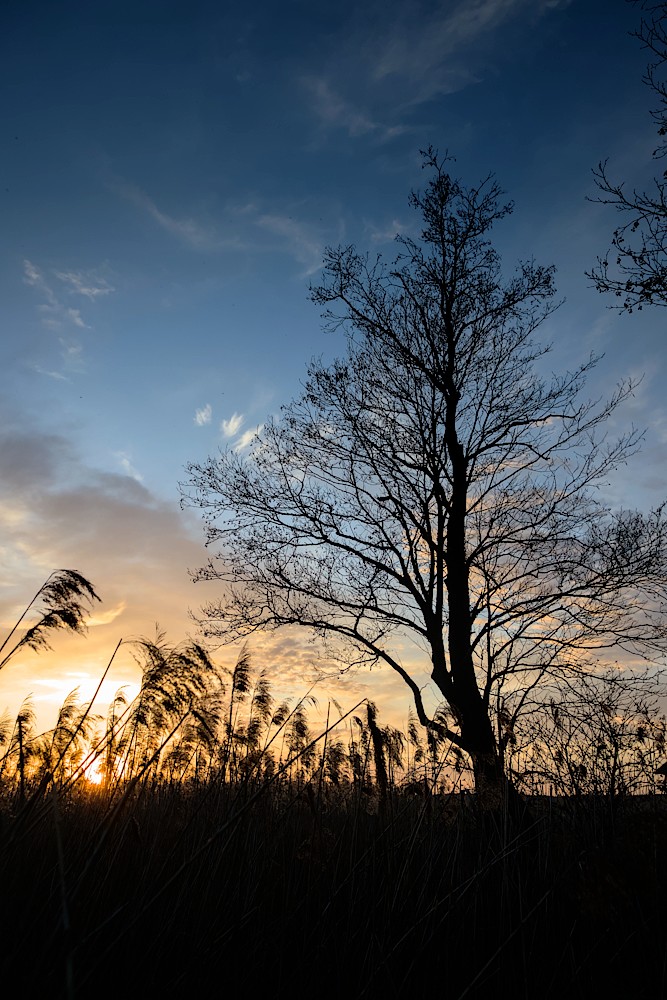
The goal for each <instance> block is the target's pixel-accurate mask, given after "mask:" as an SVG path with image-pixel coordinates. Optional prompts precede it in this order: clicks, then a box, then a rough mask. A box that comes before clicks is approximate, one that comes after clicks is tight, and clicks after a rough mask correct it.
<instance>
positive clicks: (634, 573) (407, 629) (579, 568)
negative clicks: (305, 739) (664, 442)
mask: <svg viewBox="0 0 667 1000" xmlns="http://www.w3.org/2000/svg"><path fill="white" fill-rule="evenodd" d="M424 167H425V168H426V169H427V171H428V175H429V181H428V183H427V185H426V188H425V190H424V191H423V192H421V193H420V192H416V193H413V194H412V197H411V199H410V200H411V205H412V207H413V208H414V209H416V210H417V212H418V213H419V216H420V222H421V226H422V232H421V236H420V238H419V239H413V238H409V237H407V236H399V237H397V241H396V242H397V253H396V257H395V259H394V261H393V263H391V264H387V263H385V261H384V260H383V259H382V258H381V257H378V258H377V259H372V258H370V257H369V256H368V255H365V254H361V253H359V252H358V251H357V250H356V249H355V248H354V247H350V246H348V247H338V248H337V249H330V250H328V251H327V253H326V256H325V261H324V276H323V279H322V284H321V285H319V286H318V287H316V288H314V289H312V298H313V300H314V301H315V302H316V303H318V304H319V305H321V306H322V307H323V308H324V310H325V312H324V317H325V321H326V322H327V323H328V324H329V325H330V326H331V327H332V328H334V329H337V328H339V327H342V328H343V329H344V331H345V332H346V334H347V354H346V356H345V357H343V358H342V359H340V360H339V361H335V362H333V363H332V364H330V365H324V364H323V363H321V362H319V361H314V362H312V363H311V365H310V367H309V370H308V376H307V379H306V381H305V383H304V389H303V392H302V394H301V395H300V396H299V397H298V398H296V399H295V400H294V401H292V402H291V403H289V404H287V405H286V406H284V407H283V409H282V411H281V414H280V417H279V418H277V419H275V420H269V421H267V422H266V424H265V425H264V428H263V430H262V431H261V433H260V434H259V435H258V437H257V438H256V441H255V444H254V447H253V448H251V449H249V450H248V452H246V453H242V452H240V451H239V450H238V449H234V448H228V449H227V450H226V451H224V452H222V453H221V454H219V455H217V456H214V457H212V458H210V459H209V460H208V461H207V462H205V463H203V464H201V465H192V466H191V468H190V485H189V487H188V488H187V489H186V500H187V502H189V503H190V504H192V505H193V506H197V507H199V508H200V509H201V511H202V514H203V517H204V521H205V525H206V532H207V544H208V545H209V547H210V549H211V552H212V556H211V559H210V561H209V563H208V564H207V565H206V566H205V567H203V568H202V569H201V570H200V571H199V574H198V577H199V578H202V579H209V580H210V579H219V580H221V581H223V583H224V587H223V588H221V595H222V596H221V598H220V599H219V600H214V601H211V602H210V603H209V604H208V605H207V606H206V607H205V608H204V609H203V612H202V616H203V621H202V625H203V628H204V629H205V630H206V631H207V634H212V635H214V636H217V637H220V638H222V639H223V640H224V641H227V642H229V641H233V640H236V641H238V640H243V639H245V638H246V637H247V636H250V635H252V634H253V633H254V632H255V631H257V630H262V629H276V628H279V627H281V626H284V625H289V626H294V625H298V626H302V627H303V628H307V629H310V630H311V631H312V632H314V633H315V634H316V635H317V636H319V637H322V638H324V639H325V640H327V641H328V642H329V643H330V648H331V651H332V653H335V654H337V655H338V656H339V657H341V659H342V660H343V662H344V663H345V664H346V665H349V664H350V662H353V663H357V664H359V663H364V664H369V663H370V664H373V663H376V662H377V663H381V664H382V665H384V666H386V667H389V668H391V669H392V670H394V671H395V672H396V673H397V674H398V675H399V676H400V677H401V678H402V679H403V681H404V682H405V683H406V685H407V686H408V688H409V690H410V692H411V695H412V698H413V701H414V707H415V712H416V714H417V717H418V719H419V722H420V723H421V724H422V725H423V726H424V727H426V728H427V729H428V730H430V732H431V733H433V734H437V736H438V737H439V738H444V739H446V740H448V741H449V742H450V743H451V744H452V745H453V746H454V747H456V748H458V750H459V751H461V752H462V753H463V754H465V755H466V757H467V758H468V760H469V762H470V764H471V766H472V769H473V772H474V776H475V785H476V789H477V791H478V792H479V793H481V794H484V795H486V796H488V797H489V800H490V801H494V800H495V804H496V805H497V804H498V803H499V801H500V800H502V799H503V798H504V797H505V796H506V795H511V794H512V791H513V785H512V784H511V783H508V781H507V777H508V772H507V767H506V757H507V753H506V751H507V746H508V741H509V737H510V735H511V734H513V733H516V732H518V730H519V729H520V727H521V725H522V724H523V720H524V719H525V718H528V717H530V716H531V714H532V713H533V711H539V710H540V708H541V707H542V706H543V705H544V704H545V702H546V701H547V700H548V698H550V697H554V690H555V691H556V697H560V695H558V692H559V691H562V690H565V689H567V688H568V686H571V685H572V684H574V683H575V680H576V678H578V677H579V676H581V675H582V674H587V673H588V674H590V675H591V676H593V677H595V676H596V675H597V674H598V673H599V672H600V670H601V669H602V666H601V665H602V663H603V662H604V660H605V658H606V657H608V656H609V650H611V649H615V650H618V649H621V650H623V652H624V653H628V654H630V656H631V658H632V659H633V660H634V661H635V662H637V660H638V659H640V658H645V661H646V662H648V663H650V662H651V661H652V660H653V659H654V658H656V657H660V656H662V655H664V652H665V650H667V627H666V625H665V619H664V613H663V607H664V601H665V597H666V596H667V544H666V539H667V530H666V521H665V516H664V510H663V508H662V507H658V508H657V509H656V510H655V511H653V512H651V513H649V514H642V513H639V512H635V511H627V510H626V511H624V510H613V509H612V508H611V507H610V506H609V504H608V502H607V500H606V498H605V496H604V492H603V487H604V485H605V483H606V481H607V478H608V476H609V475H610V474H612V473H613V472H614V471H615V470H617V469H618V468H619V467H620V466H621V465H623V464H624V463H625V462H626V460H627V459H628V458H629V457H630V456H631V455H632V454H633V453H634V452H635V451H636V450H637V448H638V445H639V442H640V439H641V435H640V434H639V433H638V432H636V431H634V430H630V431H629V432H628V433H627V434H625V435H621V436H620V437H619V438H618V439H617V440H615V441H613V440H611V439H610V438H609V437H608V436H607V428H608V425H609V420H610V418H611V417H612V416H613V415H614V414H615V412H616V411H617V408H618V407H619V405H620V404H621V403H622V402H623V401H625V400H626V399H627V398H628V397H629V396H630V395H631V394H632V391H633V389H634V385H633V383H632V381H631V380H628V381H626V382H624V383H623V384H621V385H619V386H618V387H617V388H616V390H615V392H614V393H613V394H612V395H611V397H610V399H609V400H608V401H607V402H599V401H598V402H595V401H591V400H587V399H585V397H583V391H584V388H585V384H586V378H587V376H588V374H589V373H590V371H591V369H592V368H593V367H594V365H595V364H596V361H597V360H598V359H596V358H594V357H590V358H589V359H587V360H585V361H584V362H583V363H581V364H579V365H578V366H577V367H575V368H573V370H571V371H567V372H565V373H563V374H561V375H552V376H549V377H546V378H545V377H544V374H543V373H544V371H545V364H544V357H545V355H546V354H547V353H548V350H549V349H548V346H542V345H540V344H539V343H537V342H536V340H535V334H536V332H537V330H538V328H539V326H540V325H541V324H542V322H543V321H544V320H545V319H546V318H547V317H548V316H549V315H550V314H551V312H552V311H553V308H554V305H553V295H554V282H553V269H552V268H550V267H543V266H538V265H537V264H535V263H534V262H533V261H523V262H521V263H520V264H519V265H518V267H517V268H516V269H515V271H514V274H513V276H511V277H509V278H505V277H504V276H503V273H502V267H501V260H500V256H499V254H498V252H497V251H496V250H495V249H494V247H493V245H492V243H491V230H492V229H493V227H494V226H495V225H497V224H498V223H500V222H501V221H502V220H504V219H505V218H506V217H507V216H508V215H509V214H510V213H511V211H512V205H511V203H505V202H503V200H502V192H501V190H500V188H499V187H498V185H497V184H496V183H495V181H494V180H493V178H492V177H487V178H486V179H485V180H483V181H482V182H481V183H479V184H478V185H476V186H472V187H468V186H466V185H464V184H463V183H462V182H461V181H460V180H458V179H457V178H455V177H454V176H452V174H451V173H450V172H449V169H448V163H447V160H446V159H445V160H441V159H439V158H438V157H437V155H436V153H435V152H434V151H433V150H429V151H428V152H426V153H424ZM424 663H427V664H428V669H429V671H430V675H431V679H432V681H433V688H434V689H436V690H437V692H438V695H439V696H441V697H442V701H443V706H444V707H441V708H440V709H439V714H437V715H434V714H433V713H432V712H429V711H428V710H427V706H426V705H425V703H424V699H423V689H422V684H421V683H420V682H419V681H418V677H417V676H416V674H415V672H414V670H413V664H419V665H423V664H424ZM498 719H501V720H502V725H501V727H500V729H499V728H498V726H497V725H496V724H495V723H496V720H498Z"/></svg>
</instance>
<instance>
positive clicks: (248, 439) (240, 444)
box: [234, 424, 264, 451]
mask: <svg viewBox="0 0 667 1000" xmlns="http://www.w3.org/2000/svg"><path fill="white" fill-rule="evenodd" d="M263 427H264V424H258V426H257V427H254V428H253V429H252V430H250V429H248V430H247V431H244V433H243V434H242V435H241V437H240V438H239V439H238V440H237V441H235V442H234V451H243V449H244V448H248V447H249V446H250V445H251V444H252V443H253V441H254V440H255V438H256V437H257V435H258V434H260V433H261V431H262V429H263Z"/></svg>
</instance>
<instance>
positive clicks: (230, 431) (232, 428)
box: [220, 413, 245, 437]
mask: <svg viewBox="0 0 667 1000" xmlns="http://www.w3.org/2000/svg"><path fill="white" fill-rule="evenodd" d="M244 419H245V418H244V416H243V414H242V413H234V414H232V416H231V417H230V418H229V420H223V421H222V423H221V424H220V430H221V431H222V433H223V434H224V435H225V437H234V435H235V434H238V432H239V431H240V430H241V427H242V426H243V421H244Z"/></svg>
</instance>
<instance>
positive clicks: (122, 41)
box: [0, 0, 667, 711]
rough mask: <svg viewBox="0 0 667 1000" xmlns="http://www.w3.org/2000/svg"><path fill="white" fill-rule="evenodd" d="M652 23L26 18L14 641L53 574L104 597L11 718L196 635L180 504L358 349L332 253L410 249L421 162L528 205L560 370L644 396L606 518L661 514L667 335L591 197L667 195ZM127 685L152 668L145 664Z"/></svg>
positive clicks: (9, 539)
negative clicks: (617, 183)
mask: <svg viewBox="0 0 667 1000" xmlns="http://www.w3.org/2000/svg"><path fill="white" fill-rule="evenodd" d="M637 17H638V13H637V10H636V9H635V8H634V7H632V6H631V5H629V4H627V3H625V2H623V0H440V2H435V0H434V2H421V0H415V2H400V3H399V2H392V0H389V2H383V3H379V2H377V3H376V2H357V3H346V2H343V3H341V2H336V3H335V4H334V3H329V2H318V3H306V2H301V0H297V2H289V0H288V2H284V3H282V4H276V3H269V2H266V0H265V2H259V3H255V4H252V5H250V4H249V5H244V6H243V7H242V6H241V5H238V4H228V3H224V2H223V3H220V2H218V3H200V2H196V0H191V2H189V3H183V2H168V0H160V2H159V3H158V2H152V3H149V2H142V0H133V2H132V3H131V4H130V3H124V2H119V0H113V2H104V0H96V2H95V3H94V4H91V3H76V2H66V3H61V4H54V3H43V4H42V3H34V2H30V0H23V2H21V3H18V2H12V3H10V4H9V5H8V8H5V11H4V13H3V15H2V21H3V24H2V32H1V33H0V34H1V36H2V41H1V42H0V47H1V51H0V79H1V81H2V84H1V87H0V101H1V102H2V109H1V110H2V115H1V117H0V121H2V128H1V129H0V294H1V296H2V303H3V317H2V333H1V337H2V359H3V363H2V368H1V374H0V378H1V380H2V398H1V402H0V405H1V407H2V425H1V426H2V431H1V434H2V437H1V439H0V455H1V468H2V475H1V477H0V479H1V482H0V532H1V534H0V559H1V565H2V572H1V574H0V623H1V624H2V625H3V626H4V625H9V624H10V623H11V621H12V620H13V617H16V615H17V614H18V613H20V609H21V607H22V603H24V602H25V601H26V600H27V599H28V598H29V597H30V596H31V595H32V593H33V592H34V590H35V589H36V588H37V587H38V586H39V584H40V582H41V581H42V580H43V579H44V578H45V577H46V575H48V573H49V572H50V571H51V569H53V568H56V567H60V566H63V567H72V568H76V569H78V570H80V571H81V572H83V573H84V574H85V575H86V576H88V577H89V578H90V579H91V580H92V581H93V583H94V584H95V586H96V587H97V589H98V590H99V592H100V594H101V595H102V597H103V598H104V604H103V606H102V613H101V614H100V615H98V619H99V620H98V623H97V625H95V626H94V627H93V628H91V630H90V635H89V638H88V640H81V639H77V640H71V641H70V640H65V641H60V642H59V643H58V644H57V648H56V650H55V652H54V653H53V654H50V655H49V654H46V655H42V656H41V657H39V658H36V657H26V658H25V659H24V660H22V661H21V662H19V663H17V664H15V666H14V667H11V668H6V670H5V672H4V673H3V677H2V678H0V709H1V708H2V707H3V706H4V705H5V704H8V705H9V706H10V707H12V708H13V707H14V706H15V705H16V703H17V699H19V697H20V696H22V695H24V694H27V693H28V692H29V691H31V690H32V691H34V692H35V693H36V696H37V697H39V698H40V699H41V702H40V703H43V704H44V705H47V704H51V703H52V701H53V699H54V698H59V697H60V696H61V695H62V694H64V693H66V692H67V690H69V689H70V688H71V687H73V686H74V684H75V683H77V682H78V681H79V680H80V681H81V682H82V685H83V690H84V691H85V689H86V684H87V683H88V681H90V680H91V679H92V678H93V677H96V676H97V675H98V673H99V668H100V664H103V662H105V657H108V655H110V654H111V652H112V650H113V648H114V646H115V644H116V642H117V641H118V639H119V638H121V637H125V638H129V637H130V636H132V635H137V634H138V633H141V632H144V633H146V632H148V633H150V631H151V629H152V627H153V623H154V622H155V621H158V622H159V623H160V624H161V625H162V626H163V627H164V628H166V629H167V632H168V635H169V636H170V637H171V638H172V639H173V640H174V641H178V640H180V639H182V638H183V637H184V636H185V634H186V632H187V631H188V630H190V631H192V629H193V625H192V622H190V621H189V619H188V614H187V612H188V607H190V608H193V609H196V608H197V606H198V605H199V604H200V603H202V602H203V601H204V600H205V599H206V597H207V596H210V593H209V594H206V593H204V592H203V590H201V589H193V586H192V584H191V583H190V581H189V578H188V575H187V568H188V567H193V568H194V567H196V566H197V565H198V563H199V562H200V561H201V559H202V556H203V550H202V546H201V534H200V531H199V526H198V524H197V521H196V518H195V516H194V515H193V514H192V512H189V513H185V514H184V513H181V512H180V511H179V508H178V486H177V484H178V481H179V480H182V479H183V477H184V466H185V464H186V463H187V462H188V461H196V460H200V459H203V458H204V457H205V456H206V455H207V454H209V453H211V452H213V451H214V450H215V449H216V448H217V447H218V446H219V445H221V444H223V445H224V444H226V443H229V444H232V445H236V444H238V445H239V446H241V445H242V444H243V435H244V434H246V433H247V432H251V431H252V430H253V429H254V428H256V427H257V426H259V425H260V424H261V423H262V422H263V421H264V420H265V418H266V416H267V415H268V414H270V413H276V412H277V411H278V410H279V407H280V404H281V403H282V402H286V401H287V400H289V399H290V398H291V397H292V396H293V395H294V394H295V393H297V392H298V390H299V384H300V379H301V378H302V377H303V374H304V371H305V366H306V364H307V363H308V361H309V360H310V359H311V358H312V357H313V356H320V355H323V356H325V357H328V356H333V355H335V354H336V353H339V352H340V351H341V350H342V348H343V344H342V342H341V341H340V340H339V339H338V338H337V337H336V336H335V335H333V334H331V333H324V332H323V331H322V329H321V326H320V321H319V316H318V311H317V308H316V307H315V306H313V305H312V304H311V303H310V302H309V301H308V286H309V282H311V281H314V282H317V278H318V269H319V264H320V261H321V257H322V251H323V249H324V247H325V246H327V245H331V244H333V245H337V244H338V243H355V244H356V245H357V246H358V247H359V248H367V249H369V250H370V251H371V252H373V253H375V252H382V253H383V254H386V255H391V254H392V252H393V248H392V239H393V236H394V235H395V234H396V232H406V233H414V232H416V231H417V223H418V220H417V219H416V217H414V216H413V215H412V214H411V210H410V209H409V207H408V203H407V198H408V193H409V191H410V189H411V188H413V187H418V186H419V185H420V183H422V175H421V172H420V158H419V149H420V148H423V147H425V146H426V145H429V144H433V145H434V146H436V147H437V148H438V149H439V150H440V151H441V152H444V151H445V150H447V149H448V150H449V151H450V153H451V154H453V155H454V156H455V157H456V164H455V165H454V166H453V168H452V169H453V171H454V172H456V173H457V174H458V175H459V176H460V177H461V178H462V179H463V180H464V181H466V182H469V183H474V182H476V181H478V180H479V179H481V178H482V177H483V176H485V175H486V174H487V173H488V172H489V171H493V172H494V173H495V174H496V176H497V178H498V181H499V182H500V184H501V185H502V187H503V188H504V189H505V190H506V191H507V192H508V197H510V198H511V199H513V200H514V201H515V203H516V208H515V212H514V214H513V216H511V217H510V219H509V220H507V221H506V222H505V223H504V224H503V225H502V227H501V228H499V229H498V232H497V234H496V235H497V245H498V246H499V248H500V249H501V250H502V252H503V256H504V260H505V263H506V267H507V270H508V273H510V272H511V269H512V268H513V266H514V264H515V262H516V261H517V260H518V259H520V258H526V257H533V256H534V257H535V258H536V259H537V260H538V261H540V262H543V263H547V264H548V263H554V264H555V265H556V266H557V269H558V277H557V281H558V288H559V292H560V295H561V296H562V297H563V298H564V299H565V302H564V304H563V306H562V307H561V308H560V309H559V310H558V312H557V313H556V314H555V315H554V316H553V317H552V318H551V319H550V320H549V323H548V327H546V328H545V330H544V337H545V339H548V340H551V341H553V344H554V351H553V355H552V362H553V367H554V368H555V369H560V368H563V367H567V366H573V365H575V364H576V363H577V362H578V361H580V360H582V358H583V357H585V356H586V355H587V354H588V353H589V352H590V351H591V350H594V351H597V352H601V353H604V354H605V358H604V360H603V362H602V363H601V365H600V367H599V369H598V372H597V373H596V375H595V377H594V379H593V382H592V385H591V392H592V393H593V394H595V395H598V394H604V393H605V392H610V391H611V390H612V389H613V387H614V385H615V384H616V382H617V381H618V380H619V379H620V378H623V377H626V376H627V375H629V374H635V375H637V374H640V373H645V378H644V382H643V383H642V385H641V387H640V389H639V391H638V392H637V394H636V396H635V399H634V400H633V401H631V402H630V403H629V404H628V405H627V406H626V407H625V409H624V411H623V412H622V413H620V414H618V416H617V418H616V421H617V428H613V429H612V430H615V429H618V430H619V431H620V430H622V429H623V427H624V426H627V424H629V423H632V422H634V423H635V424H636V425H638V426H640V427H646V428H647V437H646V442H645V449H644V453H643V457H641V458H639V459H638V460H637V461H636V463H635V464H634V465H633V467H632V468H631V469H629V470H628V471H627V474H625V473H623V474H622V475H619V476H618V477H617V479H616V480H615V481H614V483H612V484H610V496H611V497H612V499H613V501H614V502H615V503H617V504H619V505H623V506H635V505H639V506H643V507H647V506H650V505H651V504H655V503H657V502H659V501H660V499H662V497H663V496H667V477H666V476H665V464H664V460H665V453H666V442H667V411H666V409H665V405H664V402H663V390H662V386H663V385H664V381H665V379H664V375H665V371H664V348H663V342H664V334H663V324H664V319H663V317H662V315H661V313H660V311H659V310H658V311H654V312H651V313H643V314H641V315H634V316H623V317H618V316H616V314H615V313H614V312H613V311H610V310H609V309H608V308H607V306H608V305H609V302H607V301H606V300H605V299H603V298H601V297H600V296H599V295H597V293H596V292H595V291H594V290H592V289H591V288H590V287H589V284H588V282H587V280H586V278H585V276H584V272H585V270H586V269H588V268H590V267H591V266H592V265H593V264H594V262H595V257H596V255H597V254H598V253H603V252H604V251H605V249H606V247H607V245H608V242H609V238H610V234H611V231H612V229H613V227H614V225H615V221H616V220H615V217H614V215H613V213H612V212H611V211H610V210H609V209H606V208H604V207H603V206H600V205H596V204H593V203H590V202H588V201H587V200H586V198H587V196H594V195H595V188H594V185H593V182H592V175H591V168H592V167H594V166H595V165H596V164H597V162H598V161H599V160H601V159H604V158H606V157H609V160H610V173H611V175H612V176H614V177H620V178H628V181H629V183H630V184H631V185H632V184H635V185H638V186H641V185H642V184H644V183H646V182H647V181H648V179H649V178H650V177H651V176H652V172H653V164H652V163H651V160H650V154H651V150H652V148H653V146H654V144H655V142H654V133H653V131H652V127H651V122H650V118H649V114H648V111H649V107H650V95H649V94H648V92H647V91H646V89H645V88H644V87H643V86H642V83H641V76H642V73H643V70H644V66H645V53H643V52H642V51H641V49H640V46H639V43H638V42H637V41H636V40H633V39H631V38H629V37H628V32H629V31H630V30H631V29H632V28H633V27H635V26H636V24H637ZM257 650H258V656H260V657H265V658H266V657H268V658H270V659H271V662H272V663H274V664H275V665H276V666H275V669H276V671H279V672H280V675H281V677H282V679H283V681H284V683H285V685H286V686H287V687H290V686H292V687H293V688H294V687H295V686H296V687H298V686H299V685H301V686H303V684H304V683H305V678H306V677H307V676H308V674H309V670H310V664H311V662H313V659H314V656H315V653H314V651H313V650H312V649H311V647H309V646H307V645H305V644H304V643H303V642H302V641H301V639H300V638H299V637H298V636H289V637H282V638H279V639H272V640H268V639H267V640H266V641H265V642H263V641H262V640H260V641H259V642H258V645H257ZM235 652H236V651H235V650H233V651H226V652H223V653H222V654H221V655H223V656H225V657H227V656H230V657H231V656H233V655H234V654H235ZM63 664H66V666H67V669H65V668H64V666H63ZM119 670H120V673H119V677H120V679H129V678H130V677H131V676H134V675H135V674H136V671H134V673H133V670H134V668H133V666H132V664H131V659H130V658H128V659H127V663H126V665H125V666H123V665H122V664H121V666H120V668H119ZM367 680H368V679H367V678H355V679H348V680H347V681H346V684H347V685H348V686H347V688H345V687H343V688H338V694H337V696H338V697H340V696H341V691H343V692H347V694H349V696H350V697H354V696H355V694H356V693H357V692H360V691H361V692H364V691H366V690H368V691H371V692H373V693H375V695H376V696H377V695H378V692H380V700H382V698H384V699H385V700H386V704H387V705H389V704H391V706H392V710H394V711H399V707H398V706H400V705H402V704H403V701H402V700H401V699H404V703H405V706H406V707H405V711H407V698H406V697H405V696H404V693H403V691H402V689H401V688H400V686H399V687H398V688H393V687H392V684H391V679H390V678H389V679H387V678H383V679H382V680H379V679H378V678H377V677H376V676H374V677H373V678H371V679H370V685H369V686H368V688H367V687H366V684H367ZM294 693H300V691H297V690H295V692H294ZM400 710H401V711H402V709H400Z"/></svg>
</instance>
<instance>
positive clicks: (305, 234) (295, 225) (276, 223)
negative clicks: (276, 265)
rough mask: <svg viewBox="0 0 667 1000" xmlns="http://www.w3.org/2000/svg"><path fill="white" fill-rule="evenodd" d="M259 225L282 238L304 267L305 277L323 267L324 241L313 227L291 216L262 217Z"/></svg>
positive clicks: (258, 222)
mask: <svg viewBox="0 0 667 1000" xmlns="http://www.w3.org/2000/svg"><path fill="white" fill-rule="evenodd" d="M257 225H258V226H260V228H262V229H264V230H266V231H267V232H269V233H273V234H274V235H275V236H278V237H280V238H281V239H282V240H283V241H284V242H285V244H286V245H287V248H288V250H289V252H290V254H291V255H292V256H293V257H294V259H295V260H297V261H298V262H299V264H303V266H304V269H305V270H304V274H303V276H304V277H308V275H310V274H314V273H315V272H316V271H318V270H319V269H320V267H321V266H322V249H323V244H322V241H321V240H320V239H319V238H318V237H317V235H316V234H315V233H314V231H313V229H312V227H310V226H308V225H306V224H305V223H303V222H299V221H298V220H296V219H293V218H292V217H291V216H289V215H276V214H267V215H260V216H259V218H258V219H257Z"/></svg>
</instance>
